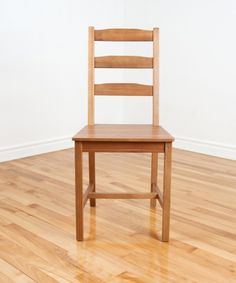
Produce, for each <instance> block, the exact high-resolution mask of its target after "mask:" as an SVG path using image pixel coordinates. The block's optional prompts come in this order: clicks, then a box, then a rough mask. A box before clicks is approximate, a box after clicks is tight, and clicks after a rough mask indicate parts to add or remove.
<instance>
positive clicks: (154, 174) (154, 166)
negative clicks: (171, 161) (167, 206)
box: [150, 152, 158, 208]
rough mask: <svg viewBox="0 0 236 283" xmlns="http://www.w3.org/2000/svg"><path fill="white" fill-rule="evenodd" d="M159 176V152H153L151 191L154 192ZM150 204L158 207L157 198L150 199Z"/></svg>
mask: <svg viewBox="0 0 236 283" xmlns="http://www.w3.org/2000/svg"><path fill="white" fill-rule="evenodd" d="M157 177H158V153H156V152H154V153H152V161H151V192H153V185H157ZM150 206H151V207H152V208H154V207H156V199H151V200H150Z"/></svg>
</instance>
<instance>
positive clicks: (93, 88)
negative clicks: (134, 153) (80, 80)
mask: <svg viewBox="0 0 236 283" xmlns="http://www.w3.org/2000/svg"><path fill="white" fill-rule="evenodd" d="M95 41H151V42H152V43H153V57H142V56H102V57H94V42H95ZM88 56H89V57H88V124H89V125H93V124H94V95H124V96H125V95H129V96H152V97H153V99H152V105H153V107H152V109H153V110H152V111H153V112H152V123H153V125H155V126H157V125H159V28H154V29H153V30H140V29H104V30H95V29H94V27H89V45H88ZM94 68H142V69H143V68H148V69H150V68H151V69H153V84H152V85H144V84H134V83H105V84H94Z"/></svg>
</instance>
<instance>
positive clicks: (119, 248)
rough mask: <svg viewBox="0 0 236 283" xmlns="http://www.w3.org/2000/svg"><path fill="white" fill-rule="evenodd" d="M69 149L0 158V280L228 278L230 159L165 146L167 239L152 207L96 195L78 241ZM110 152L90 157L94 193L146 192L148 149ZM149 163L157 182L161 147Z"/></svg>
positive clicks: (234, 180)
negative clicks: (168, 153) (168, 163)
mask: <svg viewBox="0 0 236 283" xmlns="http://www.w3.org/2000/svg"><path fill="white" fill-rule="evenodd" d="M73 155H74V152H73V150H72V149H68V150H63V151H58V152H53V153H47V154H42V155H38V156H32V157H28V158H23V159H19V160H14V161H9V162H4V163H0V282H3V283H5V282H23V283H25V282H39V283H41V282H42V283H48V282H76V283H78V282H95V283H97V282H137V283H140V282H141V283H146V282H149V283H157V282H162V283H169V282H174V283H180V282H197V283H212V282H214V283H222V282H227V283H234V282H235V272H236V255H235V249H236V236H235V235H236V225H235V223H236V210H235V203H236V190H235V188H236V177H235V176H236V162H235V161H231V160H227V159H223V158H217V157H212V156H207V155H203V154H198V153H193V152H187V151H183V150H174V151H173V166H172V167H173V173H172V210H171V211H172V213H171V238H170V242H169V243H168V244H166V243H163V242H161V241H158V240H157V239H158V238H160V235H161V209H160V207H159V206H157V207H156V209H151V210H150V207H149V203H148V202H147V200H103V199H99V200H97V206H96V208H93V207H92V208H91V207H90V206H89V203H87V205H86V206H85V209H84V217H85V227H84V230H85V231H84V233H85V235H84V236H85V239H86V241H84V242H76V240H75V209H74V204H75V191H74V162H73ZM115 157H116V158H115V160H116V162H114V154H108V153H98V154H97V155H96V164H97V171H98V172H97V173H98V174H97V191H98V192H101V193H102V192H106V191H110V192H119V193H125V192H129V193H140V192H145V191H146V192H150V185H149V184H150V164H151V154H146V153H145V154H136V153H135V154H119V153H116V154H115ZM83 159H84V160H83V161H84V162H83V164H84V167H83V169H84V190H85V189H86V187H87V186H88V184H89V174H88V154H87V153H84V154H83ZM159 168H160V178H159V179H158V185H159V186H160V188H161V177H162V176H163V156H162V154H159Z"/></svg>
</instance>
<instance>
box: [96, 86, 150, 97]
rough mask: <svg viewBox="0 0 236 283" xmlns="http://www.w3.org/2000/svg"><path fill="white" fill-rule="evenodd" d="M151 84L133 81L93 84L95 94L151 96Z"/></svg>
mask: <svg viewBox="0 0 236 283" xmlns="http://www.w3.org/2000/svg"><path fill="white" fill-rule="evenodd" d="M152 89H153V88H152V86H151V85H143V84H134V83H106V84H95V85H94V94H95V95H123V96H126V95H128V96H152Z"/></svg>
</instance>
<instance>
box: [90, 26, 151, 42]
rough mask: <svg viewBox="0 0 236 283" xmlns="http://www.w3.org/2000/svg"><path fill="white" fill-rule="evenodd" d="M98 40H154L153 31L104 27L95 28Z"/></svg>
mask: <svg viewBox="0 0 236 283" xmlns="http://www.w3.org/2000/svg"><path fill="white" fill-rule="evenodd" d="M94 39H95V40H96V41H152V40H153V32H152V31H151V30H141V29H103V30H95V32H94Z"/></svg>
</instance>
